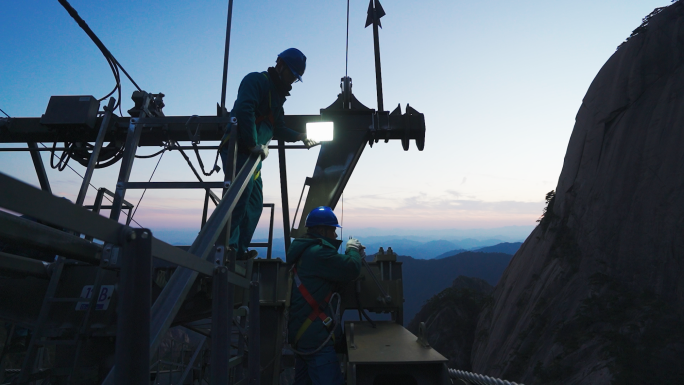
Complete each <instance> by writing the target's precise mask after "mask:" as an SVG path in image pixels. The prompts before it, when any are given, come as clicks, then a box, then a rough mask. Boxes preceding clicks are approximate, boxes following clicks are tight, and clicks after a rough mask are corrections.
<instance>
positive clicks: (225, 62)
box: [221, 0, 233, 114]
mask: <svg viewBox="0 0 684 385" xmlns="http://www.w3.org/2000/svg"><path fill="white" fill-rule="evenodd" d="M232 21H233V0H228V17H227V21H226V47H225V49H224V51H223V83H222V86H221V113H222V114H223V111H224V110H225V108H226V83H227V82H228V56H229V54H230V28H231V23H232Z"/></svg>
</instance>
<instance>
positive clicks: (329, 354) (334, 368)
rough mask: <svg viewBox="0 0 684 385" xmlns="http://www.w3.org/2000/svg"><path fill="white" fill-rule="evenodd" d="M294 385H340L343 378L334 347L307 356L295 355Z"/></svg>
mask: <svg viewBox="0 0 684 385" xmlns="http://www.w3.org/2000/svg"><path fill="white" fill-rule="evenodd" d="M294 384H295V385H342V384H344V378H343V377H342V371H341V370H340V361H339V360H338V359H337V354H336V353H335V347H334V346H326V347H324V348H323V349H321V351H319V352H318V353H315V354H312V355H309V356H300V355H296V359H295V381H294Z"/></svg>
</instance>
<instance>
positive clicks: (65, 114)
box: [40, 95, 100, 128]
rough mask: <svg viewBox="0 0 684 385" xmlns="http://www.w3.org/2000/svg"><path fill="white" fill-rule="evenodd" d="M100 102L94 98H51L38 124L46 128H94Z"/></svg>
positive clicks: (82, 96) (84, 96)
mask: <svg viewBox="0 0 684 385" xmlns="http://www.w3.org/2000/svg"><path fill="white" fill-rule="evenodd" d="M99 108H100V102H99V101H98V100H97V99H95V97H94V96H90V95H81V96H51V97H50V102H49V103H48V106H47V110H45V114H44V115H43V117H42V118H41V119H40V124H42V125H45V126H48V127H55V128H60V127H83V128H85V127H88V128H95V121H96V120H97V111H98V110H99Z"/></svg>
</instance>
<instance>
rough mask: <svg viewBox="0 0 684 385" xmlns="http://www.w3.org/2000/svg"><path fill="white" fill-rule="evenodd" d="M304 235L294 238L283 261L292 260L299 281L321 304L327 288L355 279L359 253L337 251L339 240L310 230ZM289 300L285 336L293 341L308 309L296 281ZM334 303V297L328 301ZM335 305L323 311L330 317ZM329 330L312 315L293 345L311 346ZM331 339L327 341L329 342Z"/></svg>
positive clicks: (330, 289)
mask: <svg viewBox="0 0 684 385" xmlns="http://www.w3.org/2000/svg"><path fill="white" fill-rule="evenodd" d="M306 236H307V238H297V239H295V240H294V241H293V242H292V245H290V249H289V250H288V251H287V263H288V265H292V264H293V263H296V266H297V274H298V275H299V279H301V281H302V284H303V285H304V287H306V289H307V290H308V291H309V293H310V294H311V296H312V297H313V298H314V300H316V302H317V303H318V304H319V305H321V304H323V302H324V301H323V300H324V299H325V297H327V295H328V293H330V292H331V291H336V290H338V289H339V288H340V287H341V286H344V285H345V284H347V283H348V282H350V281H352V280H354V279H356V278H357V277H358V276H359V274H360V273H361V255H360V254H359V252H358V251H356V250H355V249H349V250H347V252H346V253H345V254H338V253H337V249H338V248H339V246H340V244H341V243H342V241H339V240H333V239H329V238H324V237H321V236H318V235H314V234H310V233H309V234H307V235H306ZM291 295H292V297H291V300H290V316H289V321H288V340H289V342H290V343H291V344H293V345H294V344H295V339H296V336H297V333H298V332H299V329H300V327H301V326H302V324H303V323H304V321H305V320H306V319H307V318H308V317H309V315H310V314H311V312H312V310H313V309H312V308H311V306H309V304H308V303H307V302H306V300H305V299H304V297H303V296H302V294H301V293H300V291H299V289H297V285H296V284H295V283H294V282H293V284H292V293H291ZM332 302H333V305H334V306H335V307H336V306H337V303H336V302H337V301H336V300H335V301H332ZM334 311H335V309H334V308H333V306H326V307H325V314H326V315H327V316H329V317H331V318H332V315H333V313H334ZM329 333H330V332H329V331H328V330H327V329H326V327H325V326H324V325H323V321H321V320H320V319H319V318H316V320H315V321H313V323H312V324H311V325H310V326H309V327H308V328H307V329H306V331H305V332H304V334H302V336H301V337H300V339H299V341H297V344H296V348H297V349H299V350H301V349H315V348H317V347H318V346H319V345H320V344H321V343H323V341H325V339H326V338H327V337H328V334H329ZM333 343H334V342H333V340H332V339H330V341H328V345H332V344H333Z"/></svg>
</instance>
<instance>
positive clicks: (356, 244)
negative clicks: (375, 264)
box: [347, 238, 366, 252]
mask: <svg viewBox="0 0 684 385" xmlns="http://www.w3.org/2000/svg"><path fill="white" fill-rule="evenodd" d="M365 248H366V247H365V246H363V245H362V244H361V241H359V240H358V239H356V238H349V240H348V241H347V250H349V249H354V250H356V251H359V252H360V251H361V250H363V249H365Z"/></svg>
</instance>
